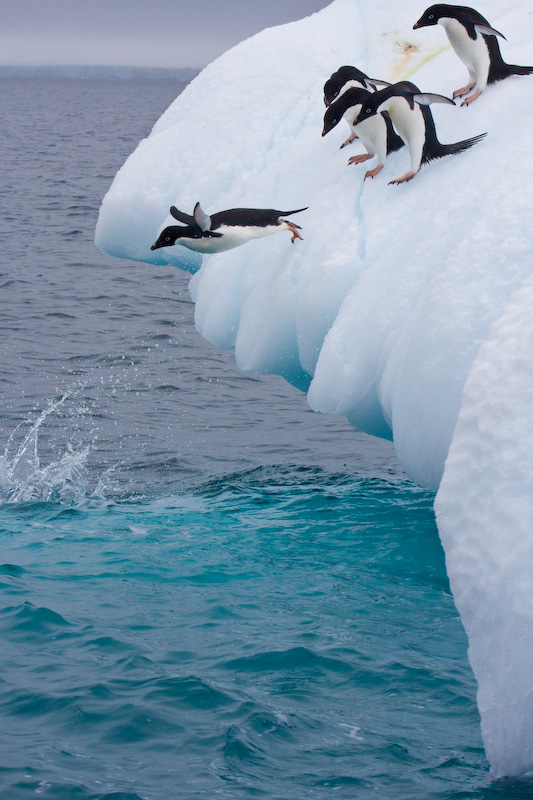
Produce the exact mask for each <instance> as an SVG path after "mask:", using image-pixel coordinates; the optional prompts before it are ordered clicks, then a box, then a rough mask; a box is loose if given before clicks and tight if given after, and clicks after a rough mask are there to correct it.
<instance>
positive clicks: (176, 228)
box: [150, 225, 193, 250]
mask: <svg viewBox="0 0 533 800" xmlns="http://www.w3.org/2000/svg"><path fill="white" fill-rule="evenodd" d="M184 234H188V236H189V237H191V236H192V235H193V234H192V230H191V228H189V227H187V228H185V227H183V226H181V225H169V226H168V228H165V229H164V230H162V231H161V233H160V234H159V236H158V237H157V241H156V242H154V244H153V245H152V246H151V248H150V250H158V249H159V248H160V247H172V245H174V244H176V242H177V241H178V239H180V238H181V237H182V236H183V235H184Z"/></svg>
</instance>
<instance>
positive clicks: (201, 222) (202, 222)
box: [194, 203, 211, 233]
mask: <svg viewBox="0 0 533 800" xmlns="http://www.w3.org/2000/svg"><path fill="white" fill-rule="evenodd" d="M194 222H195V224H196V225H198V227H199V228H200V230H201V231H203V232H204V233H205V232H206V231H209V230H211V217H210V216H209V214H206V213H205V211H204V210H203V209H202V207H201V205H200V203H196V205H195V206H194Z"/></svg>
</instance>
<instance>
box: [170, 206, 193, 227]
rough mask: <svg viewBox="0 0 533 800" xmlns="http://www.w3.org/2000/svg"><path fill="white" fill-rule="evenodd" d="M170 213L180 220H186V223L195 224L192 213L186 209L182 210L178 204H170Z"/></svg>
mask: <svg viewBox="0 0 533 800" xmlns="http://www.w3.org/2000/svg"><path fill="white" fill-rule="evenodd" d="M170 213H171V215H172V216H173V217H174V219H177V220H178V222H184V223H185V225H195V224H196V223H195V221H194V217H191V215H190V214H186V213H185V212H184V211H180V210H179V208H176V206H170Z"/></svg>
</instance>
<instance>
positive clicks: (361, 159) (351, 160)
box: [348, 153, 374, 164]
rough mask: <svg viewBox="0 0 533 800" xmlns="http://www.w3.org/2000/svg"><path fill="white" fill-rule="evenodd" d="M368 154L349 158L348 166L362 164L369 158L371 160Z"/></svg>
mask: <svg viewBox="0 0 533 800" xmlns="http://www.w3.org/2000/svg"><path fill="white" fill-rule="evenodd" d="M373 157H374V156H371V155H370V153H361V155H358V156H350V158H349V159H348V164H364V162H365V161H368V159H369V158H373Z"/></svg>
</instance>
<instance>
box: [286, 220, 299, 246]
mask: <svg viewBox="0 0 533 800" xmlns="http://www.w3.org/2000/svg"><path fill="white" fill-rule="evenodd" d="M283 221H284V222H285V224H286V225H287V228H288V229H289V230H290V231H291V232H292V236H291V243H292V244H294V242H295V241H296V239H301V240H302V242H303V237H302V236H300V233H299V231H300V230H301V226H300V225H296V223H294V222H287V220H286V219H285V220H283Z"/></svg>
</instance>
